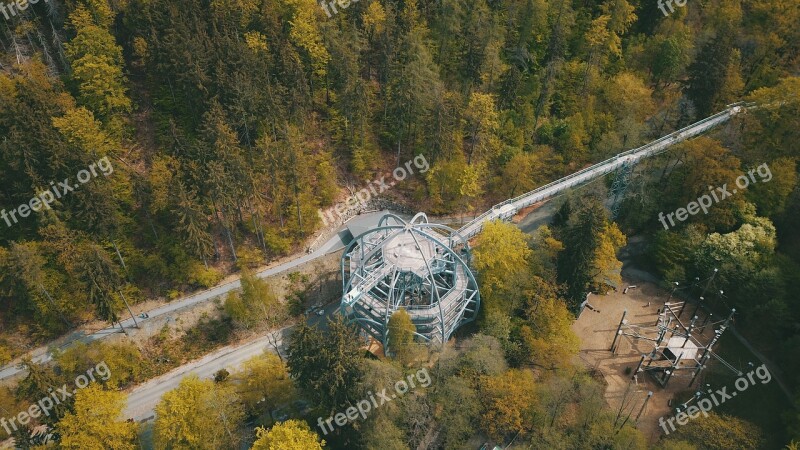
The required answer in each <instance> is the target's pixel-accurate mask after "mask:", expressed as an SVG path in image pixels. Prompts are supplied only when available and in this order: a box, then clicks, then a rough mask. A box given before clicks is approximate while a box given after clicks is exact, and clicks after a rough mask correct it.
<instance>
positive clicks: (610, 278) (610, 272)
mask: <svg viewBox="0 0 800 450" xmlns="http://www.w3.org/2000/svg"><path fill="white" fill-rule="evenodd" d="M597 242H598V244H597V248H596V249H595V252H594V259H593V262H592V268H593V270H594V276H593V278H592V280H593V284H594V286H595V287H596V288H597V290H598V291H599V292H600V293H605V292H608V289H609V287H610V286H619V285H620V284H621V283H622V275H621V272H622V261H620V260H618V259H617V252H618V251H619V249H621V248H622V247H624V246H625V243H626V242H627V238H626V237H625V235H624V234H622V231H620V229H619V227H618V226H617V224H616V223H615V222H609V223H607V224H606V226H605V228H604V229H603V231H602V232H601V233H600V235H599V236H598V241H597Z"/></svg>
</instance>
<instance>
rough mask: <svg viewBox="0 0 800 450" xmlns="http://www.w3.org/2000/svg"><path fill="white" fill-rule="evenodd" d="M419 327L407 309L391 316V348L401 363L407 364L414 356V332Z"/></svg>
mask: <svg viewBox="0 0 800 450" xmlns="http://www.w3.org/2000/svg"><path fill="white" fill-rule="evenodd" d="M416 331H417V327H416V326H414V323H413V322H412V321H411V316H410V315H409V314H408V313H407V312H406V310H404V309H401V310H399V311H397V312H395V313H394V314H392V317H390V318H389V349H390V350H391V351H392V353H394V354H395V355H396V356H397V358H398V359H399V360H400V362H401V363H403V364H407V363H409V362H410V361H411V360H412V359H413V358H414V349H415V347H414V333H415V332H416Z"/></svg>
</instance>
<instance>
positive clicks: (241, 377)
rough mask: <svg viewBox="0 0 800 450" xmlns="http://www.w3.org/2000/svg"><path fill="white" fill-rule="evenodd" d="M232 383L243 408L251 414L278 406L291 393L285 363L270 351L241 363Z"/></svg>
mask: <svg viewBox="0 0 800 450" xmlns="http://www.w3.org/2000/svg"><path fill="white" fill-rule="evenodd" d="M233 381H234V384H235V385H236V386H237V390H238V392H239V396H240V398H241V399H242V401H243V402H244V404H245V406H246V407H247V408H248V409H249V410H250V411H253V412H255V411H256V409H262V410H263V409H265V408H266V409H271V408H274V407H276V406H280V405H281V404H283V403H286V402H288V401H289V400H291V399H292V397H294V394H295V389H294V382H293V381H292V379H291V378H290V377H289V372H288V370H287V369H286V364H284V362H283V361H281V360H280V358H278V356H277V355H276V354H274V353H271V352H264V353H263V354H262V355H258V356H255V357H253V358H250V359H248V360H247V361H245V362H244V364H242V370H241V371H239V372H236V373H235V374H234V376H233Z"/></svg>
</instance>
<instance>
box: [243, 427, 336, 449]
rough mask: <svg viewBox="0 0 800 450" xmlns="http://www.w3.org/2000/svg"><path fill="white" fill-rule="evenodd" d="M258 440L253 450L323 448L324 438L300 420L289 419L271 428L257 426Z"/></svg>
mask: <svg viewBox="0 0 800 450" xmlns="http://www.w3.org/2000/svg"><path fill="white" fill-rule="evenodd" d="M256 435H257V436H258V440H257V441H256V442H255V443H254V444H253V448H252V450H322V447H323V446H324V445H325V441H324V440H320V439H319V436H317V434H316V433H314V432H313V431H311V428H309V426H308V424H307V423H305V422H302V421H300V420H287V421H286V422H282V423H278V424H275V426H273V427H272V428H270V429H269V430H267V429H265V428H261V427H259V428H256Z"/></svg>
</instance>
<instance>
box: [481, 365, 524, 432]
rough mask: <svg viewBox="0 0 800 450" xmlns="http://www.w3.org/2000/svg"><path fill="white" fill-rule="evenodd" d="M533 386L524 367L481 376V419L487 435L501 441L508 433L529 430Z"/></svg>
mask: <svg viewBox="0 0 800 450" xmlns="http://www.w3.org/2000/svg"><path fill="white" fill-rule="evenodd" d="M535 387H536V386H535V382H534V380H533V374H532V373H531V372H530V371H528V370H524V369H521V370H518V369H511V370H509V371H507V372H504V373H503V374H501V375H497V376H483V377H481V381H480V392H481V399H482V402H483V416H482V420H481V421H480V422H481V424H482V426H483V428H484V431H486V434H488V435H489V437H491V438H492V439H494V440H496V441H503V440H504V439H505V437H506V436H507V435H511V434H515V433H521V434H524V433H525V431H527V430H530V428H531V426H532V425H533V424H532V422H531V420H532V417H533V414H532V412H531V410H532V408H533V405H534V399H535V397H534V390H535Z"/></svg>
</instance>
